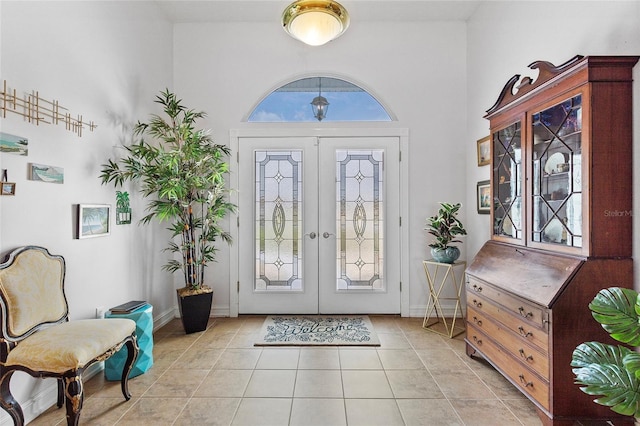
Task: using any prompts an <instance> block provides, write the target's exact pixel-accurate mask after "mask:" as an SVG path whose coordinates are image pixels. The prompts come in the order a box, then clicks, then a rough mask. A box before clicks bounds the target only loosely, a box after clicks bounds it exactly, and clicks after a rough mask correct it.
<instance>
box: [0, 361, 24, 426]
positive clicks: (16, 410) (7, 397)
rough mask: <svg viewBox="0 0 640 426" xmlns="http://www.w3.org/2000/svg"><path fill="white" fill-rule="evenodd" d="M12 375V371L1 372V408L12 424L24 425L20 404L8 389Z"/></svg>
mask: <svg viewBox="0 0 640 426" xmlns="http://www.w3.org/2000/svg"><path fill="white" fill-rule="evenodd" d="M12 375H13V371H10V372H8V373H7V372H4V371H3V372H2V378H0V396H1V397H2V401H0V404H2V408H3V409H4V410H5V411H6V412H7V413H8V414H9V415H10V416H11V418H12V419H13V424H14V425H16V426H22V425H24V414H22V408H20V404H18V401H16V400H15V398H14V397H13V395H12V394H11V389H10V388H9V382H10V381H11V376H12Z"/></svg>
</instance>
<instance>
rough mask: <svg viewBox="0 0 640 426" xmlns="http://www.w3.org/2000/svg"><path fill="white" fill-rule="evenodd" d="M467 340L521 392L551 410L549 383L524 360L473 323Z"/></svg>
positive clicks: (468, 330)
mask: <svg viewBox="0 0 640 426" xmlns="http://www.w3.org/2000/svg"><path fill="white" fill-rule="evenodd" d="M467 342H468V343H469V344H471V346H473V347H474V348H475V349H476V350H478V351H479V352H480V353H481V354H482V355H484V356H485V357H486V358H487V359H488V360H489V361H491V363H492V364H493V365H494V366H496V368H498V369H499V370H500V371H501V372H502V373H503V374H504V375H505V376H506V377H507V378H508V379H509V381H510V382H511V383H513V384H514V385H515V386H516V387H517V388H518V389H520V391H521V392H523V393H525V394H527V395H529V396H530V397H531V398H533V399H535V400H536V401H537V402H538V403H539V404H540V405H541V406H542V407H544V408H545V409H546V410H549V406H550V404H549V383H548V382H547V381H545V380H544V379H542V378H540V377H539V376H537V375H536V374H535V373H533V372H532V371H531V370H529V369H528V368H527V367H526V366H525V365H524V364H522V361H520V360H519V359H516V358H514V357H512V356H511V355H509V354H508V353H507V352H505V351H504V350H503V349H502V348H501V347H500V346H498V345H497V344H496V343H495V342H494V341H493V340H491V338H490V337H489V336H487V335H486V334H483V333H482V332H481V331H480V330H478V329H477V328H476V327H475V326H473V325H472V324H469V326H468V328H467Z"/></svg>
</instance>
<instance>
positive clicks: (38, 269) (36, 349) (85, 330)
mask: <svg viewBox="0 0 640 426" xmlns="http://www.w3.org/2000/svg"><path fill="white" fill-rule="evenodd" d="M64 278H65V261H64V258H63V257H62V256H57V255H51V254H50V253H49V252H48V251H47V249H45V248H42V247H35V246H27V247H21V248H18V249H16V250H14V251H13V252H12V253H11V254H10V255H9V257H8V259H7V260H6V261H5V262H4V263H2V264H0V310H1V312H0V334H1V335H0V397H1V400H0V405H1V406H2V408H3V409H4V410H5V411H6V412H7V413H9V415H10V416H11V418H12V419H13V422H14V424H16V425H23V424H24V415H23V413H22V408H20V404H19V403H18V401H16V400H15V398H14V397H13V395H12V394H11V390H10V388H9V381H10V380H11V376H12V375H13V373H15V372H16V371H23V372H25V373H27V374H29V375H30V376H32V377H36V378H55V379H57V383H58V401H57V402H58V408H59V407H61V406H62V404H63V403H64V404H65V406H66V412H67V424H68V425H77V424H78V421H79V418H80V411H81V410H82V404H83V400H84V385H83V381H82V380H83V379H82V374H83V372H84V371H85V370H86V369H87V368H88V367H89V366H90V365H91V364H94V363H96V362H99V361H104V360H105V359H107V358H109V357H110V356H111V355H113V354H114V353H116V352H117V351H118V350H120V348H122V346H124V345H126V347H127V352H128V355H127V360H126V362H125V365H124V369H123V372H122V379H121V388H122V394H123V395H124V397H125V399H126V400H129V399H130V398H131V394H130V393H129V389H128V379H129V372H130V371H131V367H132V366H133V363H134V362H135V360H136V358H137V356H138V344H137V342H136V335H135V329H136V324H135V322H134V321H132V320H129V319H116V318H113V319H86V320H77V321H69V307H68V304H67V299H66V296H65V293H64Z"/></svg>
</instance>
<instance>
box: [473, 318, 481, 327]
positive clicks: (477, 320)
mask: <svg viewBox="0 0 640 426" xmlns="http://www.w3.org/2000/svg"><path fill="white" fill-rule="evenodd" d="M473 322H475V323H476V324H478V326H479V327H482V320H479V319H478V317H473Z"/></svg>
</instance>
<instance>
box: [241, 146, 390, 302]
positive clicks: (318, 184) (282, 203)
mask: <svg viewBox="0 0 640 426" xmlns="http://www.w3.org/2000/svg"><path fill="white" fill-rule="evenodd" d="M238 144H239V149H238V150H239V158H240V160H239V168H238V174H239V197H238V207H239V217H240V222H239V231H238V244H239V248H238V250H239V262H238V263H239V272H238V277H239V294H238V309H239V313H241V314H249V313H262V314H265V313H272V314H274V313H282V314H286V313H290V314H316V313H323V314H324V313H399V312H400V232H399V217H400V211H399V208H400V207H399V206H400V198H399V197H400V196H399V193H400V191H399V151H400V150H399V139H398V138H397V137H347V138H337V137H321V138H320V137H284V138H255V137H247V138H240V139H239V143H238Z"/></svg>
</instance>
